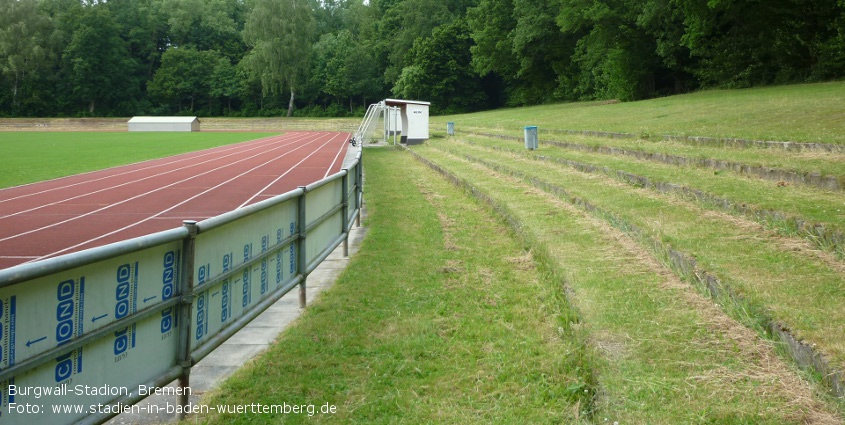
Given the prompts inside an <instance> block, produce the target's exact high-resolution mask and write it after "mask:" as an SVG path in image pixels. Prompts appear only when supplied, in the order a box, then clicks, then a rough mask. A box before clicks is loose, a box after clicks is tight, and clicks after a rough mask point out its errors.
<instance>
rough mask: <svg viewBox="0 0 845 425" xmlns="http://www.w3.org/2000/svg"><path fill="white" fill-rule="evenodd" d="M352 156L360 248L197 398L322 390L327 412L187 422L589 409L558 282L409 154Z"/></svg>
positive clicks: (279, 396)
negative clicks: (362, 198)
mask: <svg viewBox="0 0 845 425" xmlns="http://www.w3.org/2000/svg"><path fill="white" fill-rule="evenodd" d="M365 155H366V160H365V161H366V164H367V165H366V167H367V169H366V173H367V186H368V187H370V188H372V189H368V190H367V209H368V218H367V220H366V225H367V226H368V227H369V230H368V235H367V238H366V239H365V240H364V242H363V245H362V246H361V249H360V251H359V252H358V253H357V254H356V256H355V257H354V258H353V261H352V262H351V263H350V265H349V266H348V268H347V269H346V270H345V271H344V273H343V274H342V276H341V277H340V278H339V280H338V282H337V283H336V284H335V285H334V286H333V287H332V289H331V290H330V291H327V292H326V293H324V295H322V296H321V298H320V299H319V300H317V301H315V302H314V303H313V304H312V305H310V306H309V307H308V308H307V309H306V310H305V311H304V313H303V315H302V317H300V318H299V319H298V320H297V322H296V323H295V325H294V326H292V327H291V328H289V329H287V330H286V331H285V333H284V334H283V335H282V336H281V337H280V338H279V339H278V340H277V341H276V343H275V344H274V346H273V347H272V348H271V349H270V350H268V351H267V352H265V353H264V354H263V355H262V356H261V357H260V358H258V359H257V360H255V361H254V362H252V363H250V364H249V365H247V366H246V367H244V368H242V369H241V370H240V371H239V372H237V373H236V375H235V376H234V377H233V378H231V379H229V380H228V381H226V382H225V383H224V384H223V385H222V386H221V387H220V388H219V389H218V390H216V391H214V393H213V394H212V395H211V396H210V397H208V398H207V399H204V400H203V403H207V404H209V405H216V404H243V403H245V402H249V403H252V402H256V403H262V404H281V403H282V402H286V403H289V404H309V403H313V404H317V405H318V406H319V405H321V404H323V403H331V404H333V405H336V406H338V409H337V413H336V414H335V415H331V416H329V415H323V416H320V415H317V416H314V417H312V418H309V417H307V416H306V415H298V416H297V415H287V416H273V415H243V414H237V415H217V416H206V417H202V418H198V419H199V421H200V422H202V423H212V424H215V423H226V424H229V423H280V422H284V423H288V422H291V423H300V422H306V421H307V422H316V423H325V422H331V423H413V424H418V423H580V422H584V421H586V420H588V419H590V416H589V415H590V413H591V409H592V408H593V407H592V404H591V403H592V399H593V394H594V393H593V392H592V388H593V382H592V380H593V377H592V373H593V371H594V370H595V369H594V367H593V365H592V364H591V360H590V359H591V357H590V355H589V353H588V352H586V351H585V348H584V344H583V342H582V340H581V339H580V337H579V336H578V334H577V332H576V331H575V330H574V329H573V328H572V326H571V321H572V317H573V316H574V314H573V312H572V311H571V310H570V309H569V307H568V306H567V304H566V302H565V300H564V299H563V288H562V286H561V285H560V282H559V281H557V280H556V279H554V278H553V275H552V274H550V273H549V272H548V271H547V270H544V268H543V267H538V266H537V265H536V263H535V261H534V260H533V259H532V254H531V253H530V252H526V251H524V250H523V249H522V244H521V243H519V242H518V241H517V240H516V239H515V238H514V236H513V233H512V232H511V231H510V230H509V229H508V228H507V227H506V226H505V225H503V223H502V222H501V221H500V220H498V219H495V218H493V217H492V216H491V214H490V213H489V212H488V211H487V210H485V209H484V208H482V207H481V206H479V204H478V203H477V202H475V201H474V200H472V199H470V198H468V197H467V196H466V195H465V194H464V193H462V192H461V191H459V190H458V189H456V188H455V187H453V186H451V185H450V184H448V183H447V182H446V181H444V180H443V179H442V178H440V177H438V176H437V175H435V174H434V173H433V172H432V171H430V170H428V169H426V168H424V167H422V166H421V165H420V164H419V163H417V162H415V161H414V160H413V159H412V158H411V157H410V156H409V155H408V154H406V153H404V152H400V151H396V150H393V149H389V150H378V149H376V150H373V149H370V150H367V152H365ZM399 174H401V175H402V176H403V178H396V176H397V175H399ZM195 419H196V418H194V419H188V420H187V422H186V423H193V422H194V420H195Z"/></svg>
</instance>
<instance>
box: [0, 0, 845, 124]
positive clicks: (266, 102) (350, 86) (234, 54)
mask: <svg viewBox="0 0 845 425" xmlns="http://www.w3.org/2000/svg"><path fill="white" fill-rule="evenodd" d="M843 76H845V1H843V0H768V1H760V0H447V1H440V0H370V1H367V2H365V1H363V0H108V1H94V0H81V1H79V0H0V116H50V115H59V116H90V115H94V116H126V115H138V114H145V113H146V114H191V115H205V116H214V115H233V116H253V115H278V114H283V113H285V112H284V111H287V113H288V114H290V113H291V112H294V109H295V112H294V113H296V114H299V115H306V114H307V115H344V114H358V113H360V112H361V111H360V109H361V108H363V107H365V106H366V105H367V104H368V103H369V102H372V101H373V100H375V99H380V98H383V97H387V96H396V97H400V96H401V97H412V98H420V99H426V100H430V101H432V103H433V105H432V107H433V109H434V112H435V113H443V112H463V111H473V110H480V109H487V108H495V107H498V106H503V105H528V104H539V103H546V102H553V101H566V100H581V99H610V98H615V99H620V100H634V99H643V98H649V97H655V96H662V95H667V94H673V93H681V92H688V91H692V90H697V89H700V88H708V87H751V86H759V85H769V84H784V83H794V82H806V81H822V80H831V79H837V78H841V77H843Z"/></svg>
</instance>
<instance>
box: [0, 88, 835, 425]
mask: <svg viewBox="0 0 845 425" xmlns="http://www.w3.org/2000/svg"><path fill="white" fill-rule="evenodd" d="M843 99H845V84H843V83H828V84H817V85H801V86H788V87H773V88H762V89H752V90H740V91H713V92H702V93H695V94H690V95H685V96H676V97H669V98H664V99H655V100H651V101H645V102H632V103H625V104H596V103H587V104H565V105H548V106H539V107H534V108H521V109H513V110H502V111H493V112H485V113H478V114H468V115H460V116H449V117H434V118H433V119H432V129H434V131H433V137H432V139H431V140H429V141H427V142H426V143H425V144H423V145H420V146H414V147H413V148H412V151H411V152H407V151H403V150H399V149H390V148H374V149H367V150H365V153H364V157H365V158H364V163H365V164H366V166H365V167H366V186H367V187H366V188H365V193H366V202H367V203H366V207H367V212H368V217H367V219H366V221H365V225H367V226H369V227H370V230H369V233H368V236H367V239H365V241H364V244H363V245H362V247H361V250H360V251H359V253H358V254H357V255H356V256H355V257H354V258H353V261H352V262H351V263H350V265H349V266H348V268H347V270H346V271H345V272H344V273H343V274H342V276H341V277H340V279H339V281H338V282H337V283H336V284H335V286H334V287H333V288H332V289H331V290H329V291H328V292H326V293H325V294H324V295H322V296H321V298H320V299H318V300H316V301H314V302H313V304H311V305H310V306H309V307H308V309H306V310H305V312H304V314H303V316H302V317H301V318H300V319H298V320H297V321H296V322H295V324H294V325H293V326H292V327H291V328H289V329H288V330H286V331H285V333H283V335H282V336H281V337H280V338H279V339H278V340H277V341H276V343H275V344H274V346H273V347H272V348H271V349H270V350H268V351H267V352H266V353H264V354H263V355H262V356H260V357H259V358H258V359H256V360H255V361H253V362H251V363H250V364H248V365H247V366H246V367H244V368H242V369H241V370H240V371H239V372H238V373H237V374H236V375H235V376H234V377H232V378H231V379H230V380H228V381H227V382H226V383H224V384H223V386H222V387H221V388H220V389H218V390H217V391H214V392H213V393H211V394H208V395H207V396H206V397H205V398H204V399H203V403H207V404H209V405H214V404H244V403H262V404H278V403H281V402H285V403H288V404H316V405H318V406H320V405H322V404H323V403H329V404H332V405H335V406H337V413H336V414H334V415H331V416H328V415H320V414H317V415H315V416H314V417H308V416H307V415H287V416H285V415H278V416H271V415H235V416H222V415H221V416H214V415H212V416H204V417H198V418H190V419H188V420H187V421H186V422H185V423H195V422H199V423H281V422H284V423H287V422H293V423H300V422H320V423H326V422H331V423H593V424H611V423H615V422H618V423H619V424H646V423H647V424H678V423H685V424H686V423H689V424H712V423H718V424H751V423H754V424H758V423H770V424H802V423H821V424H841V423H843V422H845V399H843V396H842V394H841V393H840V394H839V395H837V394H836V392H835V391H836V388H840V390H839V391H842V388H843V386H845V377H843V371H845V240H843V230H845V229H843V227H845V224H843V223H845V190H843V189H842V188H841V187H831V186H830V184H831V182H833V183H836V182H845V153H843V151H837V150H834V151H832V152H831V151H819V150H813V149H804V150H784V149H763V148H758V147H747V146H722V145H708V144H699V143H690V142H688V141H683V140H664V139H662V138H660V137H656V136H655V135H662V134H676V135H685V136H710V137H740V138H748V139H762V140H775V141H789V140H792V141H805V142H819V143H828V144H843V143H845V136H843V135H845V113H843V112H842V109H841V104H842V100H843ZM447 121H452V122H455V124H456V128H457V134H456V135H455V136H454V137H448V138H447V137H446V136H445V134H444V133H445V127H446V126H445V122H447ZM526 125H538V126H540V129H541V133H540V148H539V149H538V150H537V151H527V150H526V149H525V148H524V147H523V146H522V144H521V142H520V141H518V140H517V138H518V137H520V136H521V135H522V128H523V126H526ZM544 130H594V131H613V132H624V133H633V134H636V135H642V136H647V137H644V138H639V137H635V138H626V139H615V138H602V137H591V136H583V135H573V136H569V135H566V134H565V133H562V132H556V131H546V132H544ZM6 134H9V133H4V134H3V135H4V136H5V135H6ZM254 137H257V136H254ZM503 137H504V138H503ZM3 140H4V142H3V143H5V140H6V139H5V138H4V139H3ZM24 140H25V139H24ZM552 140H554V141H557V142H560V143H557V144H551V143H548V142H549V141H552ZM85 143H87V139H84V138H83V140H82V141H77V142H74V144H75V145H80V146H82V145H84V144H85ZM221 143H222V142H221ZM102 148H103V147H102V146H101V149H102ZM86 149H87V148H84V147H81V148H79V149H76V150H71V151H67V152H66V153H65V155H67V156H66V157H64V158H65V159H67V160H69V162H74V161H78V162H82V163H86V162H87V161H88V159H87V157H86V156H85V155H83V156H82V157H81V158H80V159H72V158H73V157H74V155H75V154H76V153H77V152H86ZM94 151H96V150H88V151H87V152H94ZM124 152H127V153H126V154H125V155H123V156H122V155H114V156H113V157H112V159H111V161H118V160H126V162H135V161H137V160H140V159H141V158H134V157H132V159H129V158H130V157H131V156H132V155H137V154H139V152H138V151H134V150H131V149H129V150H127V151H124ZM89 155H90V154H89ZM145 155H146V153H145ZM36 162H37V161H36ZM725 164H728V166H725ZM733 164H735V165H736V166H734V165H733ZM110 165H116V164H108V165H104V166H110ZM46 168H49V167H46ZM755 169H760V170H764V171H768V172H769V173H758V174H755V173H754V172H752V170H755ZM435 170H436V171H435ZM438 171H439V172H438ZM790 176H798V177H796V178H795V179H791V177H790ZM808 177H813V178H808ZM825 179H827V180H825ZM820 182H821V183H820ZM825 182H827V183H825ZM814 356H815V358H816V359H821V361H818V362H816V363H817V364H816V365H815V366H813V365H810V364H809V362H808V361H806V360H807V359H809V358H813V357H814ZM802 358H803V359H804V360H801V359H802ZM837 386H838V387H837Z"/></svg>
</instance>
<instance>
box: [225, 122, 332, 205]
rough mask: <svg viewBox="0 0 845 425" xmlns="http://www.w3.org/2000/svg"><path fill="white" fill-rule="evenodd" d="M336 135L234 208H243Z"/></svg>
mask: <svg viewBox="0 0 845 425" xmlns="http://www.w3.org/2000/svg"><path fill="white" fill-rule="evenodd" d="M337 136H340V134H335V135H334V136H332V138H331V139H329V140H327V141H326V143H323V144H322V145H320V147H319V148H317V149H315V150H314V152H311V153H310V154H308V156H306V157H305V158H302V161H299V162H297V163H296V164H294V165H293V166H292V167H290V169H288V170H287V171H285V172H284V173H283V174H282V175H280V176H279V177H276V178H275V179H273V181H271V182H270V183H269V184H267V186H264V188H262V189H261V190H259V191H258V192H257V193H256V194H255V195H252V196H251V197H250V198H249V199H247V200H246V201H245V202H244V203H243V204H241V205H240V206H238V208H235V209H241V208H243V207H245V206H247V205H248V204H249V203H250V202H252V200H253V199H255V198H257V197H258V196H260V195H261V194H262V193H263V192H264V191H265V190H267V189H269V188H270V186H272V185H274V184H276V183H277V182H278V181H279V180H281V179H282V177H284V176H286V175H288V174H289V173H290V172H291V171H293V169H294V168H296V167H298V166H299V165H300V164H302V163H303V162H305V160H306V159H308V158H311V155H314V154H315V153H317V152H319V151H320V148H322V147H323V146H326V145H327V144H329V143H331V141H332V140H334V139H336V138H337Z"/></svg>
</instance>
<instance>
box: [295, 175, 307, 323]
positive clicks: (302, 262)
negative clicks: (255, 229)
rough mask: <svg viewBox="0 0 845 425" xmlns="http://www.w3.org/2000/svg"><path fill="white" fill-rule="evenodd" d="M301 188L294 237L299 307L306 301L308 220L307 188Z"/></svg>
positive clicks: (302, 306)
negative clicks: (295, 237)
mask: <svg viewBox="0 0 845 425" xmlns="http://www.w3.org/2000/svg"><path fill="white" fill-rule="evenodd" d="M299 188H300V189H302V195H300V196H299V198H298V199H297V203H296V209H297V218H296V222H297V228H298V233H299V237H298V238H297V239H296V251H297V257H296V264H297V269H298V270H297V271H298V272H299V274H300V275H302V281H301V282H300V283H299V308H305V304H306V302H307V299H306V296H305V289H306V286H307V285H306V282H307V280H308V270H307V269H308V259H307V258H306V255H305V237H306V233H307V230H308V229H307V227H308V222H307V218H306V216H305V196H306V195H307V193H308V189H307V188H306V187H305V186H299Z"/></svg>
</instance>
